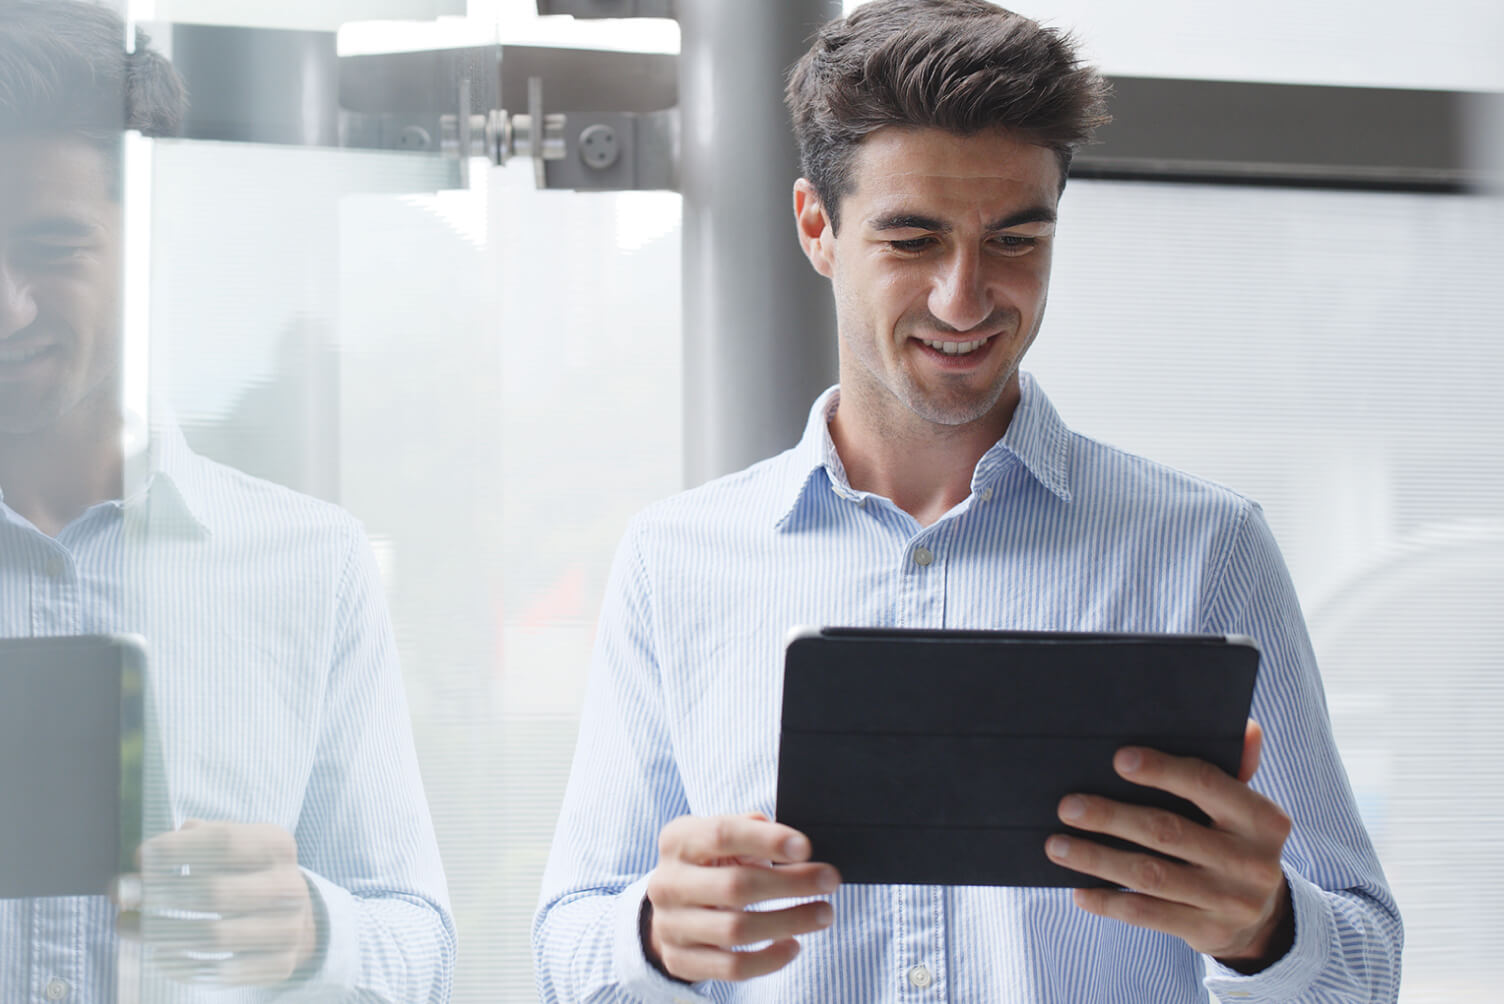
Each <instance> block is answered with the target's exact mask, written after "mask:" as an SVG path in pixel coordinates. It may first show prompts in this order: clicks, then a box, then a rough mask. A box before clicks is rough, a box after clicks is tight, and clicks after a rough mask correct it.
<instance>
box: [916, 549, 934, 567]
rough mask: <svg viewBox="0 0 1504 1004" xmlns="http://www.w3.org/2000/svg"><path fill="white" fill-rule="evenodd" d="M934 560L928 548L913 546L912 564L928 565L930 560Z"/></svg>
mask: <svg viewBox="0 0 1504 1004" xmlns="http://www.w3.org/2000/svg"><path fill="white" fill-rule="evenodd" d="M934 560H935V556H934V555H933V554H931V553H930V549H929V548H927V547H916V548H914V564H916V565H920V566H924V565H928V564H929V563H930V562H932V561H934Z"/></svg>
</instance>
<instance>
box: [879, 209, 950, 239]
mask: <svg viewBox="0 0 1504 1004" xmlns="http://www.w3.org/2000/svg"><path fill="white" fill-rule="evenodd" d="M869 225H870V226H871V227H872V229H873V230H877V231H883V230H933V231H935V232H936V233H942V234H948V233H950V230H951V227H950V224H949V223H946V222H944V221H943V220H937V219H934V218H933V217H930V216H919V215H917V214H915V213H890V214H888V215H887V216H875V217H873V218H872V219H871V220H870V221H869Z"/></svg>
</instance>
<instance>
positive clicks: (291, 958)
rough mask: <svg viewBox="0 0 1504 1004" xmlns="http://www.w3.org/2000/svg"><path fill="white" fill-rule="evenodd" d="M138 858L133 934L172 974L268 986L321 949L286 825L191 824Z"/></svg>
mask: <svg viewBox="0 0 1504 1004" xmlns="http://www.w3.org/2000/svg"><path fill="white" fill-rule="evenodd" d="M136 858H137V863H138V865H139V866H140V868H141V875H140V877H139V891H140V898H141V902H140V908H141V909H140V913H139V915H138V920H137V922H136V923H137V924H138V925H139V930H138V931H137V932H134V933H135V934H136V936H138V937H140V938H141V940H142V941H143V942H144V944H145V945H147V946H148V947H149V948H150V950H151V954H152V959H153V960H154V962H155V964H156V965H157V966H158V967H159V968H161V969H162V970H163V971H164V972H166V973H167V974H168V975H170V976H172V977H174V978H176V979H179V980H183V981H185V982H191V983H212V984H220V985H259V986H271V985H274V984H277V983H281V982H283V981H285V980H287V979H289V978H290V977H292V976H293V975H294V974H296V973H298V972H299V971H300V970H301V969H303V968H304V967H305V966H306V965H308V964H309V963H310V962H311V961H312V959H313V958H314V955H315V953H316V952H317V951H318V930H317V922H316V920H315V914H314V905H313V897H312V894H311V893H310V891H309V889H308V882H307V880H306V879H305V878H304V877H303V873H302V871H300V870H299V868H298V847H297V843H296V841H295V840H294V839H293V836H292V834H290V833H288V832H287V831H286V830H284V829H282V828H281V827H279V826H270V825H261V824H245V823H205V822H200V821H198V820H189V821H188V822H186V823H184V824H183V827H182V829H180V830H177V831H176V832H174V833H164V834H162V835H161V836H157V837H153V838H152V839H150V840H148V841H147V842H146V843H144V844H142V845H141V849H140V852H139V853H138V854H137V856H136ZM126 933H130V932H126Z"/></svg>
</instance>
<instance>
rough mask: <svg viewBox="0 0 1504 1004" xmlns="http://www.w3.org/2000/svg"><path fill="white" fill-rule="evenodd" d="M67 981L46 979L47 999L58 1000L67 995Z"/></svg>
mask: <svg viewBox="0 0 1504 1004" xmlns="http://www.w3.org/2000/svg"><path fill="white" fill-rule="evenodd" d="M68 990H69V987H68V983H67V981H66V980H58V979H52V980H48V981H47V999H48V1000H50V1001H60V1000H62V999H63V998H64V997H66V996H68Z"/></svg>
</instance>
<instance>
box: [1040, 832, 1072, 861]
mask: <svg viewBox="0 0 1504 1004" xmlns="http://www.w3.org/2000/svg"><path fill="white" fill-rule="evenodd" d="M1044 849H1045V850H1046V851H1047V852H1048V853H1049V855H1050V857H1052V858H1068V857H1070V856H1071V842H1070V838H1069V837H1062V836H1059V835H1058V834H1057V835H1056V836H1053V837H1051V838H1050V839H1048V840H1046V841H1045V842H1044Z"/></svg>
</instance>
